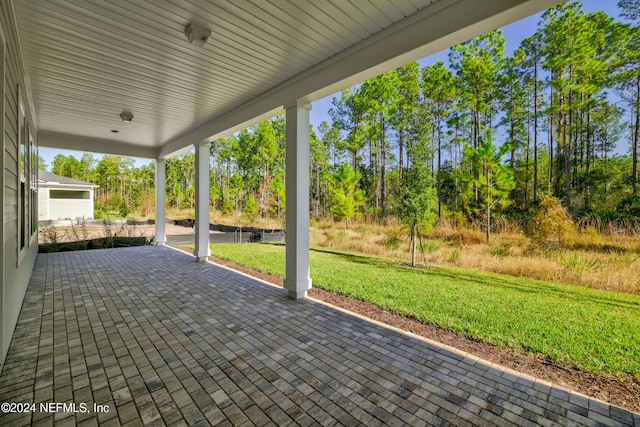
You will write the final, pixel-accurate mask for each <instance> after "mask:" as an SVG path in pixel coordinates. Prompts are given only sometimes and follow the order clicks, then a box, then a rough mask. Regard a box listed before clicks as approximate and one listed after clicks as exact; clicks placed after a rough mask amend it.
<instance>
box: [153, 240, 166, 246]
mask: <svg viewBox="0 0 640 427" xmlns="http://www.w3.org/2000/svg"><path fill="white" fill-rule="evenodd" d="M153 244H154V245H156V246H165V245H166V244H167V241H166V240H154V241H153Z"/></svg>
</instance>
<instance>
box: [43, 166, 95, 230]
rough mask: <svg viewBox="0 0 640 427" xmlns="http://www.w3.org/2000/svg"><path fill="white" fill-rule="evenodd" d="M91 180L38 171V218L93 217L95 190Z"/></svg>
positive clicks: (44, 219)
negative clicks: (85, 180)
mask: <svg viewBox="0 0 640 427" xmlns="http://www.w3.org/2000/svg"><path fill="white" fill-rule="evenodd" d="M97 187H98V186H97V185H95V184H92V183H90V182H84V181H79V180H77V179H72V178H67V177H64V176H60V175H56V174H54V173H51V172H47V171H42V170H41V171H39V172H38V214H39V215H38V219H39V220H40V221H46V220H56V219H65V218H70V219H75V218H86V219H93V190H94V189H95V188H97Z"/></svg>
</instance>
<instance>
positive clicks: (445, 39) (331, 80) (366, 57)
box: [157, 0, 563, 157]
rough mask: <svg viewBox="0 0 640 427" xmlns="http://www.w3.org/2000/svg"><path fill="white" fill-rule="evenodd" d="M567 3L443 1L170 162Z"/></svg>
mask: <svg viewBox="0 0 640 427" xmlns="http://www.w3.org/2000/svg"><path fill="white" fill-rule="evenodd" d="M562 1H563V0H486V1H478V0H440V1H439V2H437V3H434V4H433V5H431V6H429V7H425V8H423V9H422V10H420V11H418V12H416V13H415V14H413V15H411V16H408V17H407V18H405V19H403V20H402V21H398V22H397V23H395V24H393V25H391V26H390V27H388V28H386V29H384V30H382V31H380V32H378V33H376V34H374V35H373V36H371V37H369V38H367V39H366V40H363V41H362V42H360V43H358V44H357V45H354V46H352V47H350V48H349V49H346V50H344V51H342V52H341V53H338V54H336V55H334V56H333V57H331V58H329V59H327V60H326V61H323V62H321V63H319V64H317V65H315V66H313V67H311V68H309V69H308V70H306V71H305V72H303V73H301V74H299V75H297V76H295V77H293V78H292V79H290V80H288V81H286V82H284V83H283V84H281V85H279V86H276V87H275V88H273V89H271V90H269V91H267V92H265V93H263V94H262V95H260V96H258V97H256V98H255V99H253V100H252V101H250V102H248V103H246V104H243V105H241V106H239V107H237V108H235V109H233V110H231V111H229V112H227V113H225V114H223V115H221V116H217V117H214V118H212V119H210V120H208V121H207V122H205V123H203V124H201V125H199V126H197V127H196V128H193V129H191V130H190V131H188V132H186V133H183V134H182V135H180V136H178V137H176V138H174V139H172V140H170V141H167V142H166V143H165V144H164V145H163V146H162V147H161V148H160V149H159V150H158V153H157V156H158V157H166V156H169V155H171V153H174V152H177V151H180V150H181V149H183V148H184V147H185V146H187V145H191V144H197V143H199V142H202V141H204V140H213V139H215V138H220V137H223V136H226V135H229V134H231V133H233V132H235V131H237V130H239V129H242V128H243V127H246V126H250V125H252V124H255V123H257V122H259V121H260V120H263V119H264V118H268V117H271V116H273V115H274V114H277V113H279V112H282V111H283V107H286V106H290V105H295V104H297V103H298V102H300V101H303V102H312V101H315V100H316V99H319V98H322V97H324V96H327V95H330V94H331V93H334V92H337V91H340V90H342V89H344V88H346V87H349V86H353V85H355V84H358V83H361V82H363V81H364V80H366V79H369V78H372V77H375V76H376V75H378V74H381V73H384V72H387V71H389V70H392V69H394V68H398V67H401V66H403V65H404V64H407V63H408V62H411V61H415V60H418V59H421V58H424V57H426V56H428V55H431V54H433V53H437V52H439V51H442V50H444V49H447V48H449V47H451V46H454V45H456V44H458V43H462V42H464V41H467V40H470V39H472V38H473V37H476V36H478V35H481V34H483V33H485V32H487V31H491V30H493V29H496V28H500V27H502V26H504V25H507V24H510V23H512V22H514V21H517V20H519V19H522V18H525V17H527V16H530V15H533V14H534V13H538V12H540V11H543V10H545V9H548V8H550V7H553V6H556V5H558V4H560V3H562Z"/></svg>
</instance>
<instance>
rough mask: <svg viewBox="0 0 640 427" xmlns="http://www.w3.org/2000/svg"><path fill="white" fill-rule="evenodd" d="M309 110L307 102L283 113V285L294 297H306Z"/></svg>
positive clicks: (307, 286) (307, 288)
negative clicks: (284, 152)
mask: <svg viewBox="0 0 640 427" xmlns="http://www.w3.org/2000/svg"><path fill="white" fill-rule="evenodd" d="M309 110H311V105H310V104H305V105H295V106H293V107H287V112H286V121H287V125H286V131H287V142H286V181H285V191H286V194H287V214H286V220H287V225H286V233H287V234H286V277H285V279H284V287H285V288H286V289H287V290H288V291H289V297H291V298H294V299H299V298H304V297H306V296H307V290H309V289H311V279H310V277H309Z"/></svg>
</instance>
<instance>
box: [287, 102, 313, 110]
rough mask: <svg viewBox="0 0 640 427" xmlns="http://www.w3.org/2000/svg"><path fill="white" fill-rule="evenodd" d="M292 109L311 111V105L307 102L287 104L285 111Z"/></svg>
mask: <svg viewBox="0 0 640 427" xmlns="http://www.w3.org/2000/svg"><path fill="white" fill-rule="evenodd" d="M291 108H296V109H302V110H309V111H311V103H310V102H307V101H302V100H297V101H295V102H291V103H287V104H285V106H284V109H285V110H289V109H291Z"/></svg>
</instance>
